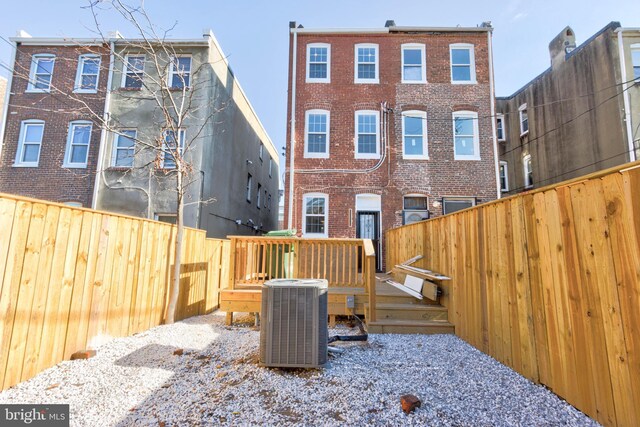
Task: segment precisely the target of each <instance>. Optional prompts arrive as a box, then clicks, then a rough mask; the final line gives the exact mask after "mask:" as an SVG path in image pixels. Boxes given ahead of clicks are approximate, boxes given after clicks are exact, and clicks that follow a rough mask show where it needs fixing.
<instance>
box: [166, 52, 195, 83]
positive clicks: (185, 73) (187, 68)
mask: <svg viewBox="0 0 640 427" xmlns="http://www.w3.org/2000/svg"><path fill="white" fill-rule="evenodd" d="M190 86H191V56H188V55H180V56H174V57H173V58H171V63H170V64H169V87H171V88H174V89H182V88H185V87H190Z"/></svg>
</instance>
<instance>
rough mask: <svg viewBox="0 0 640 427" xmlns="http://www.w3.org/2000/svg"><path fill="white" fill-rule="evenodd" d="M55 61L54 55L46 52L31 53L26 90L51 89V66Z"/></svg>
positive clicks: (42, 90) (45, 90) (46, 90)
mask: <svg viewBox="0 0 640 427" xmlns="http://www.w3.org/2000/svg"><path fill="white" fill-rule="evenodd" d="M55 62H56V57H55V55H51V54H46V53H43V54H38V55H33V57H32V58H31V70H30V72H29V84H28V85H27V92H49V91H51V78H52V77H53V66H54V65H55Z"/></svg>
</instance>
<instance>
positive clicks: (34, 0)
mask: <svg viewBox="0 0 640 427" xmlns="http://www.w3.org/2000/svg"><path fill="white" fill-rule="evenodd" d="M128 1H129V2H131V3H134V2H136V1H137V0H128ZM2 3H3V6H2V8H0V10H1V13H0V35H2V36H4V37H5V38H7V37H10V36H14V35H15V33H16V31H17V30H20V29H24V30H26V31H27V32H29V33H30V34H31V35H33V36H42V37H44V36H69V37H86V36H90V35H91V31H92V30H93V29H94V28H95V26H94V23H93V19H92V16H91V14H90V13H89V12H88V11H86V10H83V9H81V7H82V6H84V5H86V2H85V1H83V0H3V1H2ZM146 8H147V10H148V12H149V14H150V15H151V16H152V17H153V18H154V20H155V22H156V23H157V24H159V25H161V26H165V27H170V26H171V25H173V23H174V22H177V25H176V27H175V29H174V30H173V32H172V35H173V36H174V37H179V38H199V37H201V35H202V29H204V28H211V29H212V30H213V31H214V33H215V34H216V37H217V38H218V40H219V42H220V44H221V45H222V48H223V50H224V51H225V53H226V54H227V55H228V57H229V61H230V63H231V66H232V68H233V70H234V72H235V75H236V76H237V77H238V79H239V81H240V83H241V85H242V86H243V88H244V90H245V92H246V93H247V95H248V96H249V99H250V100H251V102H252V104H253V106H254V108H255V109H256V111H257V112H258V115H259V116H260V119H261V120H262V123H263V124H264V126H265V127H266V129H267V132H268V133H269V135H270V136H271V139H272V140H273V142H274V144H276V146H277V147H278V149H279V150H280V147H282V146H283V145H284V143H285V133H286V108H287V61H288V58H287V55H288V24H289V21H297V22H298V23H300V24H303V25H304V26H305V27H308V28H309V27H324V28H326V27H366V28H371V27H383V26H384V23H385V21H386V20H387V19H394V20H395V21H396V24H397V25H414V26H456V25H458V24H459V25H461V26H475V25H477V24H480V23H481V22H482V21H492V23H493V26H494V28H495V30H494V39H493V40H494V45H493V46H494V66H495V74H496V91H497V95H509V94H511V93H512V92H514V91H515V90H517V89H518V88H520V87H521V86H522V85H524V84H525V83H526V82H528V81H529V80H531V79H532V78H533V77H535V76H536V75H537V74H539V73H540V72H542V71H544V70H545V69H546V68H547V67H548V65H549V56H548V50H547V45H548V43H549V41H551V39H552V38H553V37H554V36H555V35H556V34H558V33H559V32H560V31H561V30H562V29H563V28H564V26H566V25H570V26H571V27H572V28H573V29H574V30H575V32H576V38H577V41H578V43H581V42H583V41H584V40H586V39H587V38H588V37H590V36H591V35H592V34H593V33H595V32H596V31H598V30H599V29H600V28H602V27H604V26H605V25H606V24H607V23H609V22H610V21H620V22H621V23H622V25H623V26H625V27H640V1H638V0H609V1H607V0H600V1H593V0H585V1H578V0H572V1H560V0H541V1H538V0H503V1H478V0H472V1H469V0H458V1H455V2H450V1H441V0H439V1H427V0H403V1H394V0H385V1H381V0H368V1H355V0H322V1H320V2H308V1H305V0H286V1H282V0H271V1H266V0H225V1H219V0H182V1H179V2H176V1H167V0H147V1H146ZM101 21H102V26H103V30H104V31H108V30H112V29H120V30H121V31H122V32H123V33H124V35H125V36H135V35H136V34H135V33H134V32H133V31H132V30H131V29H129V28H127V27H126V25H125V24H123V23H122V22H119V21H117V20H115V19H114V16H113V15H109V14H105V15H103V16H102V17H101ZM9 60H10V46H9V45H7V43H5V42H4V41H1V40H0V61H1V62H2V63H3V64H6V63H7V62H8V61H9ZM2 75H6V71H4V70H3V71H2ZM280 151H281V150H280ZM281 160H282V159H281ZM281 163H282V164H284V163H283V162H281Z"/></svg>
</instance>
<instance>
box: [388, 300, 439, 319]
mask: <svg viewBox="0 0 640 427" xmlns="http://www.w3.org/2000/svg"><path fill="white" fill-rule="evenodd" d="M376 313H377V314H376V315H377V319H378V320H387V319H389V320H438V321H446V320H447V319H448V310H447V308H446V307H442V306H441V305H425V304H399V303H379V304H376Z"/></svg>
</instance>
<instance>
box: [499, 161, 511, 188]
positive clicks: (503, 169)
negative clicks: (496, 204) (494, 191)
mask: <svg viewBox="0 0 640 427" xmlns="http://www.w3.org/2000/svg"><path fill="white" fill-rule="evenodd" d="M500 191H509V167H508V165H507V162H505V161H500Z"/></svg>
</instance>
